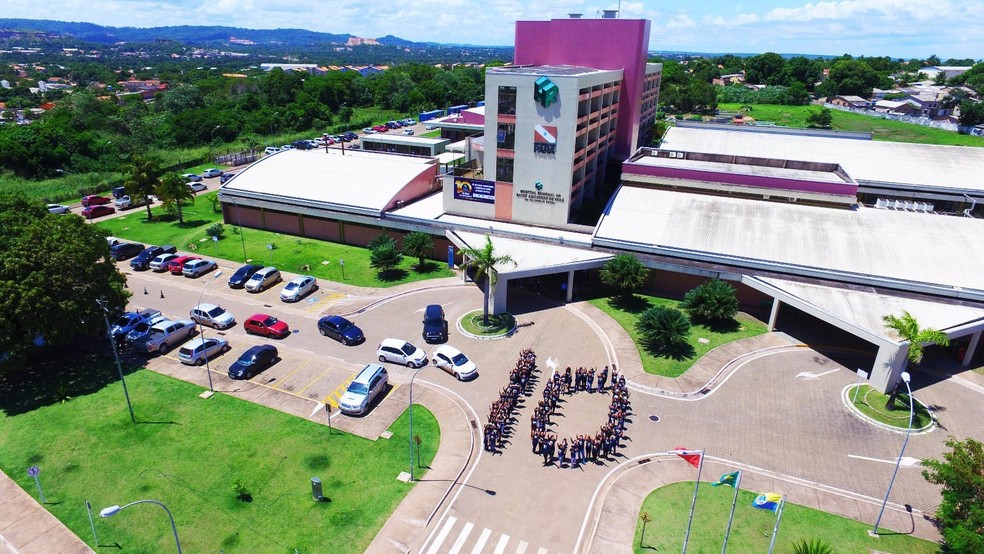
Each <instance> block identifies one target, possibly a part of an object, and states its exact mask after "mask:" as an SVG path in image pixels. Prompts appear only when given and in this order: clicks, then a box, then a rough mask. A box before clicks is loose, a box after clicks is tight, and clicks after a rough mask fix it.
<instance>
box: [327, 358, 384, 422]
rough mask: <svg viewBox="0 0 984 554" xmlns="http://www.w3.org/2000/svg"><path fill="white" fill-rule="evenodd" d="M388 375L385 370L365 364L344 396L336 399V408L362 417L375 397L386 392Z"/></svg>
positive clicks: (378, 366) (381, 367)
mask: <svg viewBox="0 0 984 554" xmlns="http://www.w3.org/2000/svg"><path fill="white" fill-rule="evenodd" d="M388 382H389V374H388V373H386V368H384V367H383V366H381V365H376V364H366V366H365V367H364V368H362V371H360V372H359V374H358V375H356V377H355V379H353V380H352V382H351V383H349V386H348V389H347V390H346V391H345V394H343V395H342V397H341V398H339V399H338V408H339V409H340V410H341V411H342V413H345V414H349V415H364V414H365V413H366V412H368V411H369V407H370V406H372V403H373V401H374V400H375V399H376V397H377V396H379V395H380V394H382V392H383V391H385V390H386V384H387V383H388Z"/></svg>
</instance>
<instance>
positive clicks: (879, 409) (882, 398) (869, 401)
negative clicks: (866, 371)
mask: <svg viewBox="0 0 984 554" xmlns="http://www.w3.org/2000/svg"><path fill="white" fill-rule="evenodd" d="M856 388H857V385H855V386H854V387H851V388H850V389H849V390H848V391H847V394H848V397H849V398H851V400H852V401H853V402H854V407H855V408H857V409H858V410H860V411H861V413H863V414H864V415H866V416H868V417H870V418H871V419H874V420H875V421H880V422H882V423H884V424H886V425H891V426H893V427H898V428H900V429H905V428H906V427H908V426H909V395H907V394H906V393H904V392H900V393H899V394H898V395H897V396H896V397H895V409H894V410H892V411H889V410H887V409H886V408H885V405H886V404H888V395H887V394H882V393H880V392H878V391H877V390H875V389H873V388H871V387H870V386H868V385H861V388H860V390H858V391H857V393H858V395H857V400H854V390H855V389H856ZM903 388H904V387H903ZM912 412H913V414H912V428H913V429H922V428H923V427H926V426H927V425H929V424H930V423H932V421H933V417H932V416H931V415H930V414H929V410H927V409H926V406H923V405H922V404H920V403H919V402H918V399H917V402H916V404H915V406H914V408H913V410H912Z"/></svg>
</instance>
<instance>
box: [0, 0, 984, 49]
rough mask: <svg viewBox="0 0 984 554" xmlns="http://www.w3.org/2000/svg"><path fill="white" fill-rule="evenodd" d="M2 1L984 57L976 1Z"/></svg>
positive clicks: (435, 33) (368, 25)
mask: <svg viewBox="0 0 984 554" xmlns="http://www.w3.org/2000/svg"><path fill="white" fill-rule="evenodd" d="M606 1H607V0H604V1H601V2H598V1H595V2H592V1H590V0H539V1H537V0H325V1H322V2H318V1H316V0H44V1H38V0H4V7H3V8H2V9H0V17H17V18H29V19H58V20H62V21H85V22H89V23H97V24H100V25H110V26H116V27H122V26H130V27H156V26H166V25H228V26H233V27H245V28H250V29H276V28H300V29H308V30H312V31H322V32H328V33H339V34H346V33H347V34H352V35H356V36H362V37H370V38H371V37H381V36H385V35H394V36H398V37H400V38H404V39H408V40H413V41H421V42H425V41H426V42H443V43H454V44H476V45H492V46H509V45H512V42H513V32H514V31H513V29H514V23H515V21H517V20H544V19H554V18H565V17H567V14H568V13H581V14H583V15H584V17H600V15H599V14H600V11H601V10H603V9H618V8H621V17H623V18H631V19H649V20H650V21H651V22H652V27H651V32H650V50H666V51H688V52H716V53H761V52H779V53H796V54H818V55H831V56H834V55H840V54H851V55H854V56H861V55H863V56H890V57H892V58H905V59H911V58H926V57H929V56H930V55H932V54H936V55H938V56H939V57H940V58H942V59H943V60H946V59H948V58H974V59H981V58H984V1H982V0H923V1H921V2H920V1H916V0H834V1H819V2H805V3H804V2H802V1H799V0H752V1H748V0H745V1H744V2H743V0H703V1H693V0H690V1H680V0H663V1H660V2H657V1H655V0H642V1H633V0H622V1H621V4H620V5H619V3H617V1H616V2H612V3H605V2H606Z"/></svg>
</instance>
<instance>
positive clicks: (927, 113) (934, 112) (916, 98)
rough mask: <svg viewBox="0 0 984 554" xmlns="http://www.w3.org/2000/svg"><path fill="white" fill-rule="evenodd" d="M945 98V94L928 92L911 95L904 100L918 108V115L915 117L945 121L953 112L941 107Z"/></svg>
mask: <svg viewBox="0 0 984 554" xmlns="http://www.w3.org/2000/svg"><path fill="white" fill-rule="evenodd" d="M945 96H946V95H945V94H943V93H937V92H928V91H926V92H919V93H917V94H910V95H909V96H906V97H905V98H904V100H907V101H910V102H912V103H913V104H914V105H915V106H916V107H917V110H918V113H914V114H913V115H918V116H919V117H928V118H930V119H945V118H946V117H947V116H948V115H950V112H951V110H949V109H946V108H944V107H942V106H941V102H942V100H943V98H944V97H945Z"/></svg>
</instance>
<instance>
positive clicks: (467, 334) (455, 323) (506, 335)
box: [454, 312, 519, 340]
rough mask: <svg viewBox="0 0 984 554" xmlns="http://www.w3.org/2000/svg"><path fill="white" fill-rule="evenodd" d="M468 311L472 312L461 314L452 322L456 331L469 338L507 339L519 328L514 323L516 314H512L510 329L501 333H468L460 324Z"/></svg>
mask: <svg viewBox="0 0 984 554" xmlns="http://www.w3.org/2000/svg"><path fill="white" fill-rule="evenodd" d="M470 313H472V312H468V313H466V314H464V315H462V316H461V317H459V318H458V320H457V321H455V322H454V326H455V327H456V328H457V329H458V332H459V333H461V334H462V335H464V336H466V337H468V338H470V339H475V340H502V339H507V338H509V337H512V336H513V334H515V333H516V329H519V324H518V323H516V316H513V326H512V329H509V330H508V331H506V332H505V333H502V334H501V335H488V336H484V335H475V334H473V333H470V332H468V331H466V330H465V328H464V327H463V326H462V325H461V320H462V319H465V316H467V315H468V314H470ZM509 315H512V314H509Z"/></svg>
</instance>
